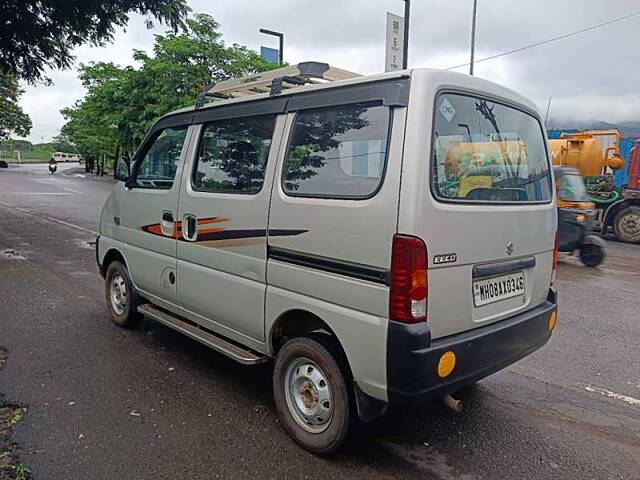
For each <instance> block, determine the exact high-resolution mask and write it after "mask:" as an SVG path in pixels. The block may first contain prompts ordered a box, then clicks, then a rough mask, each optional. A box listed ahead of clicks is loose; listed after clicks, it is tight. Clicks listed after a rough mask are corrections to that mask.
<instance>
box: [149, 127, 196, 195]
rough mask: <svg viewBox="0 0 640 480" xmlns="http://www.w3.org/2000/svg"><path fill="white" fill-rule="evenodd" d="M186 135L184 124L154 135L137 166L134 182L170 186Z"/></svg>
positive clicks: (157, 186)
mask: <svg viewBox="0 0 640 480" xmlns="http://www.w3.org/2000/svg"><path fill="white" fill-rule="evenodd" d="M186 136H187V127H186V126H184V127H172V128H165V129H164V130H161V131H160V133H159V134H158V135H156V137H155V139H154V140H153V143H152V144H151V146H150V147H149V148H148V149H147V152H146V153H145V155H144V157H143V158H142V160H141V161H140V166H139V167H138V168H137V175H136V183H137V184H138V185H139V186H140V187H144V188H155V189H159V190H168V189H170V188H171V186H172V185H173V180H174V178H175V176H176V170H177V169H178V164H179V163H180V153H181V152H182V145H183V144H184V139H185V137H186Z"/></svg>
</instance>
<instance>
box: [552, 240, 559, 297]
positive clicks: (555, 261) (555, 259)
mask: <svg viewBox="0 0 640 480" xmlns="http://www.w3.org/2000/svg"><path fill="white" fill-rule="evenodd" d="M558 242H559V235H558V231H557V230H556V241H555V244H554V245H553V267H552V269H551V285H553V284H554V283H556V272H557V271H558Z"/></svg>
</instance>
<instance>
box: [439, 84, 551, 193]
mask: <svg viewBox="0 0 640 480" xmlns="http://www.w3.org/2000/svg"><path fill="white" fill-rule="evenodd" d="M432 144H433V152H432V158H433V160H432V188H433V193H434V195H435V196H436V197H437V198H439V199H441V200H445V201H455V202H480V203H488V202H489V203H514V202H515V203H519V202H549V201H551V198H552V179H551V173H550V170H549V160H548V157H547V149H546V146H545V139H544V134H543V131H542V127H541V126H540V122H539V121H538V120H537V119H536V118H535V117H533V116H532V115H529V114H527V113H525V112H523V111H521V110H517V109H515V108H512V107H509V106H506V105H504V104H501V103H497V102H494V101H491V100H487V99H485V98H480V97H474V96H471V95H463V94H459V93H442V94H440V95H439V96H438V98H437V99H436V112H435V120H434V129H433V143H432Z"/></svg>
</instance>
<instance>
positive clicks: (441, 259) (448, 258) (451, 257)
mask: <svg viewBox="0 0 640 480" xmlns="http://www.w3.org/2000/svg"><path fill="white" fill-rule="evenodd" d="M457 259H458V254H457V253H446V254H444V255H434V256H433V263H434V265H438V264H440V263H453V262H455V261H456V260H457Z"/></svg>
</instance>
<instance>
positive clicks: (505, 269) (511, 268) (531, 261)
mask: <svg viewBox="0 0 640 480" xmlns="http://www.w3.org/2000/svg"><path fill="white" fill-rule="evenodd" d="M535 266H536V257H526V258H520V259H518V260H510V261H508V262H499V263H488V264H486V265H475V266H474V267H473V278H483V277H494V276H496V275H503V274H505V273H512V272H518V271H520V270H525V269H527V268H533V267H535Z"/></svg>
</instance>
